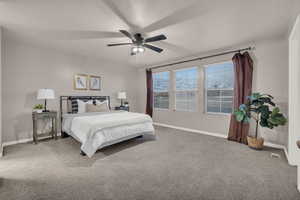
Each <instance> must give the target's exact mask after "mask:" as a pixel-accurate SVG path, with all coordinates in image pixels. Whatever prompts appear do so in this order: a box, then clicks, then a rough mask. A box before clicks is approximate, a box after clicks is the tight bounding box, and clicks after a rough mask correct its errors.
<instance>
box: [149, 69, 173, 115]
mask: <svg viewBox="0 0 300 200" xmlns="http://www.w3.org/2000/svg"><path fill="white" fill-rule="evenodd" d="M163 72H169V81H168V82H169V83H168V90H167V91H165V92H167V93H168V97H169V106H168V107H169V108H156V107H155V103H154V96H155V95H154V93H163V92H155V91H154V74H158V73H163ZM171 73H172V71H170V70H164V71H157V72H152V80H153V83H152V87H153V97H152V98H153V99H152V102H153V110H157V111H169V110H171V102H170V100H171V96H170V86H171Z"/></svg>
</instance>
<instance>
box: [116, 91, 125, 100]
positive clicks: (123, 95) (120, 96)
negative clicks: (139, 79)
mask: <svg viewBox="0 0 300 200" xmlns="http://www.w3.org/2000/svg"><path fill="white" fill-rule="evenodd" d="M118 99H126V92H118Z"/></svg>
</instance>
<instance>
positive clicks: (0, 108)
mask: <svg viewBox="0 0 300 200" xmlns="http://www.w3.org/2000/svg"><path fill="white" fill-rule="evenodd" d="M2 153H3V147H2V27H1V26H0V157H1V156H2Z"/></svg>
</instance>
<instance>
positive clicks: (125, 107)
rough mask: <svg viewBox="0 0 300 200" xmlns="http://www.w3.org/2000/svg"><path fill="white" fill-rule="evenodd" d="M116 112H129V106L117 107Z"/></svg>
mask: <svg viewBox="0 0 300 200" xmlns="http://www.w3.org/2000/svg"><path fill="white" fill-rule="evenodd" d="M115 110H125V111H128V112H129V106H116V107H115Z"/></svg>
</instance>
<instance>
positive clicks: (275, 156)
mask: <svg viewBox="0 0 300 200" xmlns="http://www.w3.org/2000/svg"><path fill="white" fill-rule="evenodd" d="M271 158H281V156H280V155H279V154H277V153H271Z"/></svg>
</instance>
